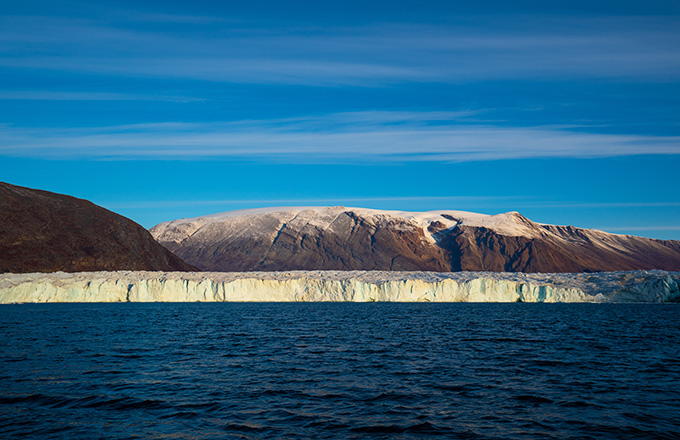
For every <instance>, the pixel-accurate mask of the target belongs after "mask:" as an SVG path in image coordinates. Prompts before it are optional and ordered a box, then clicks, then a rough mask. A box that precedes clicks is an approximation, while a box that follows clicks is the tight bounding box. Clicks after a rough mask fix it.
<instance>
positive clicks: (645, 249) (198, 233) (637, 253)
mask: <svg viewBox="0 0 680 440" xmlns="http://www.w3.org/2000/svg"><path fill="white" fill-rule="evenodd" d="M150 232H151V234H152V235H153V236H154V238H155V239H156V240H158V242H160V243H161V244H162V245H163V246H165V247H167V248H168V249H170V250H171V251H173V252H175V253H176V254H177V255H178V256H180V257H181V258H183V259H184V260H185V261H186V262H188V263H190V264H192V265H194V266H196V267H198V268H200V269H202V270H209V271H279V270H298V269H299V270H395V271H396V270H403V271H440V272H446V271H493V272H544V273H550V272H589V271H592V272H595V271H617V270H638V269H662V270H672V271H677V270H680V241H674V240H654V239H649V238H642V237H634V236H629V235H617V234H609V233H606V232H602V231H597V230H592V229H581V228H575V227H573V226H554V225H546V224H540V223H535V222H532V221H531V220H529V219H527V218H526V217H524V216H522V215H521V214H519V213H517V212H509V213H505V214H499V215H493V216H489V215H483V214H474V213H469V212H461V211H445V210H442V211H431V212H423V213H419V212H397V211H379V210H371V209H362V208H345V207H342V206H336V207H318V208H313V207H301V208H268V209H260V210H244V211H232V212H226V213H222V214H214V215H208V216H204V217H196V218H191V219H181V220H175V221H171V222H166V223H161V224H159V225H156V226H154V227H153V228H151V230H150Z"/></svg>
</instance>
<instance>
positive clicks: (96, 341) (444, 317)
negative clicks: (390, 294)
mask: <svg viewBox="0 0 680 440" xmlns="http://www.w3.org/2000/svg"><path fill="white" fill-rule="evenodd" d="M0 329H1V331H2V346H1V349H0V438H31V439H33V438H36V439H48V438H58V439H87V440H91V439H97V438H115V439H123V438H125V439H127V438H140V439H141V438H144V439H151V438H153V439H217V438H228V439H231V438H233V439H261V438H277V439H288V438H290V439H322V438H334V439H335V438H337V439H348V438H349V439H352V438H353V439H365V438H369V439H371V438H385V439H387V438H389V439H407V438H433V437H441V438H454V439H455V438H461V439H505V438H509V439H511V438H516V439H533V438H536V439H538V438H541V439H542V438H555V439H569V438H572V439H591V438H592V439H602V438H611V439H640V438H662V439H678V438H680V340H679V330H680V306H679V305H662V304H654V305H642V304H627V305H626V304H619V305H615V304H608V305H607V304H599V305H598V304H570V305H567V304H394V303H392V304H390V303H369V304H351V303H350V304H347V303H296V304H274V303H264V304H234V303H226V304H223V303H219V304H214V303H213V304H51V305H7V306H0Z"/></svg>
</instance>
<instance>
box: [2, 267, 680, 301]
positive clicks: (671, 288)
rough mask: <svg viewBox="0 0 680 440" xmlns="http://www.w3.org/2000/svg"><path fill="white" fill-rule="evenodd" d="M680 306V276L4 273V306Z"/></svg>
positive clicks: (648, 273) (661, 273)
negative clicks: (279, 303)
mask: <svg viewBox="0 0 680 440" xmlns="http://www.w3.org/2000/svg"><path fill="white" fill-rule="evenodd" d="M125 301H130V302H157V301H160V302H194V301H291V302H292V301H355V302H369V301H395V302H412V301H430V302H680V272H664V271H632V272H602V273H577V274H523V273H497V272H455V273H439V272H381V271H292V272H224V273H222V272H202V273H191V272H168V273H164V272H144V271H125V272H78V273H64V272H56V273H29V274H2V275H0V303H4V304H7V303H23V302H39V303H42V302H125Z"/></svg>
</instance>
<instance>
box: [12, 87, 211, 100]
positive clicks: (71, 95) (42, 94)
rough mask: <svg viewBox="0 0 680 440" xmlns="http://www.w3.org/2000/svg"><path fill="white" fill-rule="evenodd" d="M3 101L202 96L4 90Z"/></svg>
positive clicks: (151, 98)
mask: <svg viewBox="0 0 680 440" xmlns="http://www.w3.org/2000/svg"><path fill="white" fill-rule="evenodd" d="M0 100H2V101H161V102H197V101H204V99H200V98H192V97H188V96H172V95H138V94H129V93H107V92H57V91H49V90H23V91H2V90H0Z"/></svg>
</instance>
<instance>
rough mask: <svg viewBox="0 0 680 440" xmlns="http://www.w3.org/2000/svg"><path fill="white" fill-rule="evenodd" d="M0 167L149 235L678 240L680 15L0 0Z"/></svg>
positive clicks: (542, 5)
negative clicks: (312, 213)
mask: <svg viewBox="0 0 680 440" xmlns="http://www.w3.org/2000/svg"><path fill="white" fill-rule="evenodd" d="M0 163H1V164H2V168H0V180H3V181H7V182H9V183H13V184H17V185H24V186H29V187H34V188H41V189H46V190H50V191H55V192H62V193H67V194H71V195H74V196H77V197H82V198H87V199H89V200H92V201H93V202H95V203H97V204H99V205H102V206H104V207H106V208H109V209H111V210H113V211H116V212H118V213H120V214H123V215H125V216H128V217H130V218H132V219H133V220H135V221H137V222H139V223H141V224H142V225H144V226H145V227H151V226H153V225H154V224H156V223H158V222H161V221H166V220H172V219H175V218H181V217H192V216H197V215H202V214H210V213H214V212H220V211H225V210H230V209H242V208H252V207H260V206H283V205H340V204H342V205H345V206H361V207H373V208H384V209H400V210H431V209H460V210H469V211H475V212H483V213H488V214H495V213H500V212H506V211H511V210H517V211H520V212H522V213H523V214H525V215H526V216H528V217H529V218H531V219H533V220H535V221H540V222H546V223H556V224H573V225H576V226H580V227H589V228H598V229H604V230H607V231H610V232H616V233H627V234H635V235H643V236H649V237H654V238H666V239H680V196H679V195H678V193H679V191H678V190H679V189H680V184H679V183H678V182H679V181H680V179H678V175H679V174H680V173H679V172H678V170H680V3H678V2H676V1H651V2H626V1H618V2H613V1H611V2H592V1H590V2H579V1H570V2H566V1H565V2H560V1H555V2H538V1H518V2H517V1H516V2H505V1H498V2H493V1H487V2H475V3H474V5H473V4H471V2H451V1H447V2H397V1H391V2H380V1H378V2H370V1H362V2H352V1H349V2H347V1H345V2H334V3H330V2H273V1H272V2H258V1H254V2H248V5H242V4H240V2H239V3H237V2H203V1H193V2H172V1H170V2H167V1H166V2H158V3H156V2H125V1H121V2H109V3H101V2H71V1H49V2H47V1H46V2H40V1H34V2H30V1H29V2H10V3H9V4H2V5H1V6H0Z"/></svg>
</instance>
